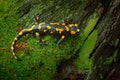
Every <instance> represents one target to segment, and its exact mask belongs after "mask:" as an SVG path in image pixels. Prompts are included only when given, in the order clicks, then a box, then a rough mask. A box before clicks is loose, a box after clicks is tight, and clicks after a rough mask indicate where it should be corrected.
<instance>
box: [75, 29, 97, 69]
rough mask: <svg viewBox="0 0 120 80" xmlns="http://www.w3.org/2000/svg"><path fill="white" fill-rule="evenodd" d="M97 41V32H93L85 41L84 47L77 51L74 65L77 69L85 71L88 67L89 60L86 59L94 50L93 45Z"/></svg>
mask: <svg viewBox="0 0 120 80" xmlns="http://www.w3.org/2000/svg"><path fill="white" fill-rule="evenodd" d="M96 40H97V31H94V32H93V33H92V34H91V35H90V36H89V38H88V39H87V40H86V42H85V43H84V45H83V46H82V47H81V49H80V51H79V58H78V59H77V60H76V61H75V65H76V66H77V67H78V69H80V70H82V69H86V68H89V67H90V63H91V62H90V59H88V57H89V54H90V52H91V51H92V49H93V48H94V45H95V43H96Z"/></svg>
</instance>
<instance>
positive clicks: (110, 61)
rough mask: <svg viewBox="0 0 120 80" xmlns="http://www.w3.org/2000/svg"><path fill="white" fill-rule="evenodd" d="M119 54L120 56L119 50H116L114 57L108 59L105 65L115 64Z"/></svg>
mask: <svg viewBox="0 0 120 80" xmlns="http://www.w3.org/2000/svg"><path fill="white" fill-rule="evenodd" d="M117 54H118V49H116V50H115V51H114V52H113V56H112V57H109V58H106V61H105V62H104V64H105V65H109V64H111V63H112V62H113V61H114V62H115V61H116V57H117Z"/></svg>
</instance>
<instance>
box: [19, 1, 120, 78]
mask: <svg viewBox="0 0 120 80" xmlns="http://www.w3.org/2000/svg"><path fill="white" fill-rule="evenodd" d="M38 2H39V1H38ZM47 2H49V1H47ZM55 2H56V1H53V3H52V2H51V4H52V5H50V4H49V3H46V2H43V1H42V3H43V4H42V5H41V6H43V7H45V8H43V9H39V8H41V7H38V5H40V4H36V3H37V2H35V1H33V2H30V3H29V2H28V3H29V5H28V8H27V10H25V12H24V10H23V9H24V8H26V6H24V5H23V6H22V7H21V8H20V9H19V10H18V13H19V14H21V16H22V19H20V20H19V22H20V23H22V25H23V24H24V22H26V23H28V24H26V23H25V26H28V25H29V23H30V22H31V21H30V19H29V16H31V15H33V14H38V13H39V14H40V15H41V20H44V21H51V20H58V21H60V19H62V18H63V17H64V16H65V15H64V14H67V16H69V17H71V18H73V22H75V23H76V22H77V23H79V25H80V27H79V28H80V29H81V33H82V34H83V35H84V37H80V38H82V40H83V41H82V42H81V44H82V45H81V44H78V46H77V43H75V44H76V46H75V48H73V46H70V45H69V47H68V48H66V49H69V48H71V50H69V51H67V53H71V51H72V54H70V55H69V54H67V55H66V56H65V57H59V58H60V59H57V60H56V61H55V63H60V62H62V61H64V60H67V62H68V60H69V61H71V57H73V56H74V55H76V54H79V56H81V55H82V54H81V53H82V51H81V50H82V46H84V45H85V43H86V42H88V41H87V40H88V38H89V37H90V35H91V34H95V33H94V32H95V31H97V34H98V35H97V37H98V38H97V42H96V45H95V46H94V49H93V51H92V52H91V50H92V49H91V50H90V51H89V52H88V53H87V54H88V55H89V54H90V56H89V57H90V58H92V66H91V73H90V74H89V77H88V79H89V80H105V79H106V80H110V79H112V78H113V77H112V76H114V78H115V79H117V77H116V76H117V74H118V72H117V71H119V64H118V63H119V57H120V55H119V53H120V51H119V50H120V45H119V44H120V43H119V42H120V41H119V38H120V27H119V25H120V10H119V7H120V1H119V0H88V1H83V2H82V1H76V2H75V1H74V0H73V1H64V3H63V4H62V3H61V2H60V1H58V2H56V4H55ZM28 3H27V4H28ZM71 3H73V4H71ZM31 4H32V5H33V4H36V5H35V6H34V7H35V8H32V9H33V11H31V12H30V13H27V12H26V11H30V10H29V9H30V7H31ZM46 4H49V5H48V7H47V6H45V5H46ZM76 4H77V5H76ZM61 5H62V6H61ZM80 5H82V6H80ZM74 9H76V12H74ZM21 11H22V12H21ZM34 11H36V12H34ZM59 12H60V13H61V14H59ZM26 13H27V15H26V16H24V15H25V14H26ZM73 13H74V14H73ZM53 14H54V15H53ZM49 15H50V16H49ZM24 18H25V19H26V20H23V19H24ZM92 20H93V21H92ZM91 21H92V23H90V22H91ZM91 24H92V25H91ZM90 25H91V27H90V28H89V29H87V28H88V27H89V26H90ZM77 39H78V41H76V42H79V40H80V39H79V36H77ZM93 41H95V40H93ZM68 43H69V42H68ZM94 43H95V42H94ZM87 45H89V44H87ZM48 51H49V50H48ZM64 52H66V50H63V53H64ZM50 53H51V52H50ZM58 53H59V51H58ZM43 54H45V53H44V52H43ZM56 54H57V53H56ZM83 55H84V54H83ZM46 56H47V55H46ZM68 56H69V57H68ZM43 57H45V56H43ZM49 57H50V56H49ZM87 57H88V56H87ZM87 57H86V58H87ZM50 58H51V57H50ZM80 58H81V57H80ZM62 59H64V60H62ZM73 62H74V60H73ZM42 63H45V64H46V62H42ZM64 63H66V62H64ZM77 64H81V62H79V58H78V62H77ZM51 65H52V64H51ZM60 65H61V64H60ZM65 65H66V64H65ZM47 66H49V65H47ZM76 66H79V65H76ZM64 67H65V66H64ZM49 68H51V67H49ZM51 69H53V68H51ZM47 71H48V70H47ZM78 72H79V71H78ZM64 75H65V74H64ZM59 76H61V75H59ZM59 78H62V79H63V76H62V77H59ZM115 79H114V80H115Z"/></svg>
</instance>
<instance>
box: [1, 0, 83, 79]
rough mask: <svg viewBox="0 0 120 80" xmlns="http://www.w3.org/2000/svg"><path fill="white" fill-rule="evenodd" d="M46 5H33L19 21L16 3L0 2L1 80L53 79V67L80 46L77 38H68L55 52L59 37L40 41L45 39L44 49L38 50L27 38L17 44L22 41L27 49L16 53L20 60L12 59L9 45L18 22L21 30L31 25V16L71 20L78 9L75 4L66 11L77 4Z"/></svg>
mask: <svg viewBox="0 0 120 80" xmlns="http://www.w3.org/2000/svg"><path fill="white" fill-rule="evenodd" d="M25 1H26V0H25ZM82 1H83V0H82ZM76 2H77V0H76ZM59 3H60V4H59ZM46 4H47V6H46ZM46 4H44V5H43V4H41V5H42V6H40V5H38V6H34V5H32V9H31V12H29V14H26V15H24V17H23V18H22V19H19V15H18V14H16V10H17V8H18V7H19V4H18V3H17V2H16V1H14V0H6V1H4V0H2V1H0V37H1V38H0V42H2V43H1V44H0V49H1V50H0V79H1V80H3V79H6V80H12V79H17V80H28V79H29V80H37V79H41V80H53V77H54V74H55V73H56V67H57V65H58V64H59V63H60V61H61V60H63V59H69V58H70V57H71V56H72V55H73V54H74V53H75V52H76V50H77V49H78V48H79V46H80V45H81V42H79V40H81V39H80V36H79V35H76V36H74V37H73V36H72V37H71V36H68V37H67V38H66V39H65V40H64V41H63V42H62V44H61V45H60V49H57V48H56V44H57V41H58V40H59V38H58V39H57V38H55V37H51V36H45V37H43V38H44V39H45V40H46V43H47V46H45V47H44V48H41V47H40V45H39V44H38V43H37V40H36V39H35V38H34V37H32V36H30V35H28V36H26V39H25V40H24V39H20V40H19V42H25V43H26V44H27V46H28V48H27V49H25V50H19V51H16V54H17V56H18V57H19V59H21V61H17V60H15V59H13V56H12V53H11V52H10V46H11V43H12V41H13V39H14V37H15V36H16V35H17V31H16V28H17V24H18V23H20V24H22V27H24V28H25V27H27V26H29V25H32V24H31V23H33V20H32V17H33V15H34V14H36V13H40V14H41V20H45V21H50V20H51V19H52V20H53V19H54V20H57V21H59V20H61V19H64V18H66V16H68V17H72V16H73V15H72V14H75V15H76V14H77V10H78V7H79V5H77V6H75V7H73V9H70V8H69V9H68V7H70V6H74V5H76V4H70V3H66V2H65V3H63V4H64V5H65V6H61V1H57V6H56V7H55V5H54V4H55V3H54V1H53V2H50V3H46ZM52 5H53V7H51V8H52V9H54V8H55V10H53V12H52V11H49V8H50V6H52ZM81 6H82V5H81ZM34 8H35V9H34ZM51 8H50V9H51ZM43 11H44V12H43ZM42 13H44V14H42ZM58 13H59V14H58ZM75 15H74V16H75ZM56 16H57V17H56ZM18 19H19V20H18ZM17 21H18V22H17ZM23 25H24V26H23ZM19 27H21V26H19ZM19 42H18V43H19ZM71 47H72V48H71Z"/></svg>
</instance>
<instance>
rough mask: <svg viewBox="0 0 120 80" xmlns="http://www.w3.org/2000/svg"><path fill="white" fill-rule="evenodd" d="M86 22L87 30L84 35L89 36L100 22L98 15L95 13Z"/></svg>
mask: <svg viewBox="0 0 120 80" xmlns="http://www.w3.org/2000/svg"><path fill="white" fill-rule="evenodd" d="M86 21H87V24H86ZM86 21H85V24H86V28H85V30H84V35H85V36H88V34H89V33H90V31H91V30H92V29H93V28H94V27H95V25H96V23H97V21H98V15H97V14H96V13H94V14H93V15H91V16H90V17H89V18H88V20H86Z"/></svg>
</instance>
